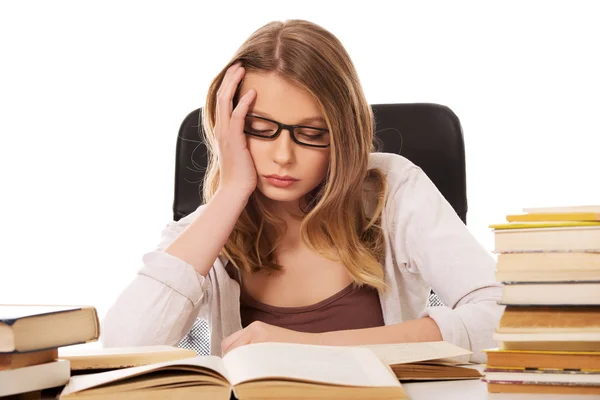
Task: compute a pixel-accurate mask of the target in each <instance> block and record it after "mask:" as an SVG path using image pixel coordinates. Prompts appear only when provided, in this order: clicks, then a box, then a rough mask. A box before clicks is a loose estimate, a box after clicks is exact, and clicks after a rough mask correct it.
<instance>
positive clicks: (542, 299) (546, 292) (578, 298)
mask: <svg viewBox="0 0 600 400" xmlns="http://www.w3.org/2000/svg"><path fill="white" fill-rule="evenodd" d="M500 302H501V303H502V304H504V305H540V306H543V305H553V306H560V305H569V306H575V305H580V306H586V305H587V306H590V305H591V306H598V305H600V282H533V283H521V282H505V284H504V285H503V286H502V298H501V299H500Z"/></svg>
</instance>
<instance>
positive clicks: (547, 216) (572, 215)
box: [506, 212, 600, 222]
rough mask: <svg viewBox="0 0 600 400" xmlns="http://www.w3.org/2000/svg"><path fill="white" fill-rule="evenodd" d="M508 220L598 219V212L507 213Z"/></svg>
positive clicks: (599, 219) (599, 217) (599, 218)
mask: <svg viewBox="0 0 600 400" xmlns="http://www.w3.org/2000/svg"><path fill="white" fill-rule="evenodd" d="M506 220H507V221H508V222H536V221H600V213H594V212H568V213H535V214H513V215H507V216H506Z"/></svg>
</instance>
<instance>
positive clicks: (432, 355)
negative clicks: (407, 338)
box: [357, 342, 472, 365]
mask: <svg viewBox="0 0 600 400" xmlns="http://www.w3.org/2000/svg"><path fill="white" fill-rule="evenodd" d="M357 347H365V348H368V349H370V350H371V351H373V353H375V355H377V357H379V359H380V360H381V361H383V362H384V363H385V364H389V365H393V364H407V363H414V362H419V361H430V360H438V359H442V358H443V359H444V362H452V361H454V362H456V363H464V362H467V361H468V357H467V356H469V355H470V354H472V352H471V351H469V350H466V349H463V348H462V347H458V346H455V345H453V344H452V343H448V342H416V343H393V344H369V345H363V346H357Z"/></svg>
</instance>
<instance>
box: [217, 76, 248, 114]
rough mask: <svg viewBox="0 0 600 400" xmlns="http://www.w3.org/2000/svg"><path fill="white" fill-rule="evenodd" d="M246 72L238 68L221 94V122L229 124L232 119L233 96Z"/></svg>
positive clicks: (219, 101) (219, 105)
mask: <svg viewBox="0 0 600 400" xmlns="http://www.w3.org/2000/svg"><path fill="white" fill-rule="evenodd" d="M244 73H245V70H244V67H240V68H238V69H237V70H236V71H235V72H234V73H233V74H232V76H231V79H230V81H229V82H228V83H227V84H226V86H225V87H224V88H223V92H222V93H221V97H220V98H219V100H218V103H219V104H218V107H219V108H220V109H219V112H220V121H221V122H225V120H227V122H229V120H230V119H231V112H232V111H233V110H232V109H233V95H234V94H235V91H236V89H237V86H238V84H239V82H240V80H241V79H242V77H243V76H244Z"/></svg>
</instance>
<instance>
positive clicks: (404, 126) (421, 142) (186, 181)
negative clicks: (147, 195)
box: [173, 103, 467, 354]
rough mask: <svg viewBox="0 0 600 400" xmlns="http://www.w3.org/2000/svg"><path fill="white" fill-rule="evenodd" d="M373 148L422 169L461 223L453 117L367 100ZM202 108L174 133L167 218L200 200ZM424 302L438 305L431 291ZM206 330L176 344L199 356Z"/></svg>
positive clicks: (459, 144)
mask: <svg viewBox="0 0 600 400" xmlns="http://www.w3.org/2000/svg"><path fill="white" fill-rule="evenodd" d="M371 107H372V109H373V114H374V116H375V140H376V142H377V147H378V151H381V152H386V153H397V154H401V155H402V156H404V157H406V158H408V159H409V160H410V161H412V162H413V163H415V164H416V165H418V166H419V167H421V168H422V169H423V171H425V173H426V174H427V175H428V176H429V178H430V179H431V180H432V181H433V183H434V184H435V185H436V186H437V188H438V189H439V191H440V192H441V193H442V194H443V195H444V197H445V198H446V199H447V200H448V202H449V203H450V204H451V205H452V207H453V208H454V211H456V213H457V214H458V216H459V217H460V218H461V219H462V221H463V222H464V223H465V224H466V223H467V184H466V181H467V179H466V167H465V148H464V140H463V134H462V128H461V125H460V122H459V120H458V117H457V116H456V114H454V112H452V110H450V109H449V108H448V107H446V106H442V105H438V104H428V103H417V104H373V105H372V106H371ZM201 112H202V110H201V109H197V110H194V111H192V112H191V113H190V114H189V115H188V116H187V117H186V118H185V120H184V121H183V123H182V124H181V127H180V129H179V136H178V137H177V151H176V160H175V162H176V164H175V198H174V202H173V219H174V220H175V221H178V220H179V219H181V218H183V217H185V216H186V215H188V214H190V213H192V212H193V211H195V210H196V208H198V206H199V205H200V204H201V202H202V186H203V185H202V184H203V179H204V173H205V171H206V167H207V160H208V159H207V148H206V146H205V144H204V143H203V141H202V138H203V129H202V123H201V116H202V114H201ZM429 304H430V305H434V306H435V305H443V304H442V303H441V301H440V300H439V298H438V297H437V296H436V295H435V293H433V292H431V294H430V296H429ZM209 340H210V334H209V330H208V325H207V323H206V321H205V320H200V319H199V320H198V321H196V323H195V324H194V326H193V328H192V330H191V331H190V333H188V335H187V336H186V337H185V338H183V340H182V341H181V343H180V344H179V345H180V346H181V347H187V348H192V349H194V350H196V351H197V352H198V353H199V354H209V353H210V350H209V349H210V347H209Z"/></svg>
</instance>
